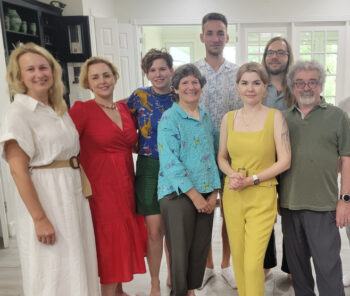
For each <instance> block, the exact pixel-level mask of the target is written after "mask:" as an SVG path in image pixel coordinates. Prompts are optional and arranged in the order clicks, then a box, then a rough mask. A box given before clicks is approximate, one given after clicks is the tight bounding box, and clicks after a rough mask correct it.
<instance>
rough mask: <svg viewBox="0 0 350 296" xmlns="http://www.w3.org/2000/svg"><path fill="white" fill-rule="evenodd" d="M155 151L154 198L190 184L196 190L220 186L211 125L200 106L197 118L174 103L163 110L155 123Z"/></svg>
mask: <svg viewBox="0 0 350 296" xmlns="http://www.w3.org/2000/svg"><path fill="white" fill-rule="evenodd" d="M158 151H159V160H160V170H159V179H158V199H161V198H163V197H164V196H166V195H168V194H170V193H173V192H176V193H177V194H180V193H185V192H187V191H189V190H190V189H191V188H193V187H194V188H195V189H196V190H197V191H199V192H200V193H209V192H212V191H213V190H216V189H219V188H220V186H221V185H220V178H219V172H218V167H217V165H216V155H215V149H214V127H213V125H212V123H211V120H210V118H209V116H208V114H207V113H206V112H205V111H204V110H203V109H201V108H200V120H197V119H194V118H192V117H190V116H188V114H187V113H186V112H185V111H184V110H183V109H182V108H181V107H180V106H179V105H178V104H177V103H174V104H173V106H172V107H171V108H170V109H168V110H167V111H165V112H164V113H163V116H162V118H161V120H160V122H159V125H158Z"/></svg>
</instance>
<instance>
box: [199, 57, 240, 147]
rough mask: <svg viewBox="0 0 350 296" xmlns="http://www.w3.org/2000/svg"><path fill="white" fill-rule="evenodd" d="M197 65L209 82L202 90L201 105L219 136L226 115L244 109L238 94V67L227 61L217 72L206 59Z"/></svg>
mask: <svg viewBox="0 0 350 296" xmlns="http://www.w3.org/2000/svg"><path fill="white" fill-rule="evenodd" d="M195 65H196V66H197V67H198V69H199V71H200V72H201V73H202V75H204V76H205V78H206V80H207V83H206V84H205V85H204V87H203V90H202V95H201V100H200V105H201V106H202V107H204V108H205V110H206V111H207V112H208V113H209V115H210V118H211V120H212V121H213V124H214V128H215V131H216V133H217V135H218V134H219V131H220V125H221V120H222V118H223V117H224V115H225V114H226V113H227V112H228V111H231V110H236V109H239V108H241V107H242V101H241V100H240V99H239V97H238V94H237V93H236V74H237V71H238V66H237V65H235V64H233V63H230V62H228V61H226V60H225V62H224V63H223V64H222V65H221V66H220V68H219V69H218V70H217V71H215V70H214V69H213V68H212V67H211V66H210V65H209V64H208V63H207V62H206V61H205V59H202V60H199V61H197V62H196V63H195ZM217 135H216V136H217ZM216 140H218V138H217V139H216Z"/></svg>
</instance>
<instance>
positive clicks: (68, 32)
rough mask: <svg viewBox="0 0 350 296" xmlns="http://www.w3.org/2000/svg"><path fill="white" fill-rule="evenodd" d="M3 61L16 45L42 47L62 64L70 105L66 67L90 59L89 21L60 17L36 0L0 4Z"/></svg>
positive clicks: (10, 0) (57, 11)
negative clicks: (31, 44) (3, 49)
mask: <svg viewBox="0 0 350 296" xmlns="http://www.w3.org/2000/svg"><path fill="white" fill-rule="evenodd" d="M0 18H1V27H2V34H3V40H4V46H5V54H6V59H7V57H8V56H9V55H10V53H11V51H12V50H13V49H14V48H15V47H16V46H17V45H18V44H19V43H27V42H34V43H36V44H38V45H41V46H43V47H45V48H46V49H47V50H48V51H50V52H51V53H52V55H53V56H54V57H55V58H56V59H57V61H58V62H59V63H60V64H61V66H62V70H63V81H64V84H65V87H66V90H67V94H66V101H67V103H69V99H68V95H69V83H68V71H67V63H69V62H84V61H85V60H86V59H88V58H89V57H90V56H91V45H90V31H89V18H88V17H87V16H62V10H61V9H59V8H57V7H54V6H51V5H48V4H45V3H41V2H38V1H35V0H0Z"/></svg>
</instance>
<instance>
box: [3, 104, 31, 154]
mask: <svg viewBox="0 0 350 296" xmlns="http://www.w3.org/2000/svg"><path fill="white" fill-rule="evenodd" d="M10 140H15V141H16V142H17V143H18V145H19V146H20V147H21V149H22V150H23V151H24V152H25V153H26V154H27V155H28V157H29V158H30V159H32V158H33V156H34V153H35V144H34V138H33V131H32V130H31V128H30V126H29V124H28V122H27V121H26V120H25V118H22V116H20V114H19V113H15V112H12V111H11V110H10V111H9V112H8V113H7V115H6V116H5V118H4V120H3V122H2V124H1V126H0V155H1V157H2V158H4V159H5V160H6V158H5V153H4V147H5V143H6V142H7V141H10Z"/></svg>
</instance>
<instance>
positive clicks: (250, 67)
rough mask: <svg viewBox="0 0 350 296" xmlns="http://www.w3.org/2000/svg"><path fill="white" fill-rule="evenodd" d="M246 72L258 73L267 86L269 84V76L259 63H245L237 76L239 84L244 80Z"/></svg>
mask: <svg viewBox="0 0 350 296" xmlns="http://www.w3.org/2000/svg"><path fill="white" fill-rule="evenodd" d="M246 72H254V73H256V74H257V75H258V76H259V77H260V79H261V81H262V82H263V83H264V84H265V85H267V84H268V83H269V75H268V74H267V72H266V69H265V68H264V66H263V65H261V64H259V63H255V62H250V63H245V64H243V65H242V66H240V67H239V69H238V71H237V74H236V83H237V84H238V83H239V81H240V80H241V79H242V76H243V74H244V73H246Z"/></svg>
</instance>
